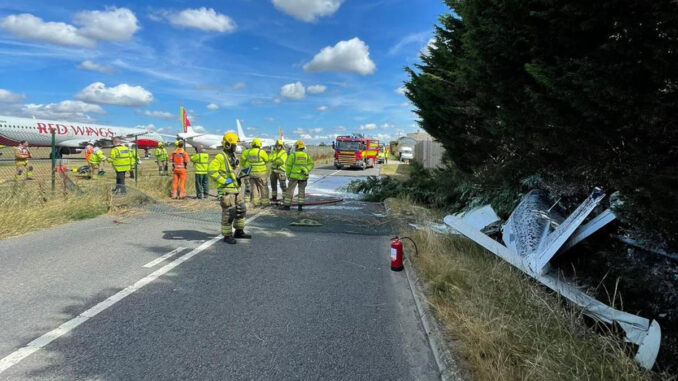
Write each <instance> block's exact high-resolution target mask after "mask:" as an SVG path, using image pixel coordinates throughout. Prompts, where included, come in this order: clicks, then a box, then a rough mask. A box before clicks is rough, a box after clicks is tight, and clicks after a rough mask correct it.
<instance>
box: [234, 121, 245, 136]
mask: <svg viewBox="0 0 678 381" xmlns="http://www.w3.org/2000/svg"><path fill="white" fill-rule="evenodd" d="M235 124H236V125H237V126H238V137H239V138H240V140H241V141H244V140H247V136H245V131H244V130H243V129H242V124H240V119H236V120H235Z"/></svg>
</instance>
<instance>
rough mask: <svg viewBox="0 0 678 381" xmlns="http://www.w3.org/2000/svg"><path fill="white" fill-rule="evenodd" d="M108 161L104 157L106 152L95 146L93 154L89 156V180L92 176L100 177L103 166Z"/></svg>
mask: <svg viewBox="0 0 678 381" xmlns="http://www.w3.org/2000/svg"><path fill="white" fill-rule="evenodd" d="M105 161H106V156H104V151H102V150H101V148H99V147H97V146H94V147H93V148H92V153H91V154H90V155H89V161H88V162H87V164H89V178H90V179H91V178H92V176H99V173H100V172H101V166H102V165H103V163H104V162H105Z"/></svg>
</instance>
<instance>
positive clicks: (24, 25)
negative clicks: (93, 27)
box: [0, 13, 97, 48]
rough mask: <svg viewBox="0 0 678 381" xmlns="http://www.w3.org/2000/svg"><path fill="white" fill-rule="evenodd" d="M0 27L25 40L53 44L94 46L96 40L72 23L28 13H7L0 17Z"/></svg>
mask: <svg viewBox="0 0 678 381" xmlns="http://www.w3.org/2000/svg"><path fill="white" fill-rule="evenodd" d="M0 28H2V29H4V30H6V31H8V32H10V33H12V34H13V35H15V36H17V37H19V38H23V39H25V40H33V41H39V42H46V43H49V44H55V45H66V46H80V47H84V48H94V47H96V44H97V43H96V41H94V40H93V39H91V38H88V37H84V36H82V35H80V34H79V33H78V29H77V28H76V27H74V26H73V25H70V24H66V23H62V22H45V21H43V20H42V19H41V18H40V17H36V16H33V15H32V14H29V13H22V14H20V15H9V16H7V17H5V18H3V19H0Z"/></svg>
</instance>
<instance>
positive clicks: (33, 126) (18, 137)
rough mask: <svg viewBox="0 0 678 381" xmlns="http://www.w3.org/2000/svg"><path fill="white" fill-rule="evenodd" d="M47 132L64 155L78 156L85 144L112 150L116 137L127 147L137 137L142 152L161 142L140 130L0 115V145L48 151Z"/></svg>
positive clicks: (155, 135)
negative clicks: (20, 145) (19, 145)
mask: <svg viewBox="0 0 678 381" xmlns="http://www.w3.org/2000/svg"><path fill="white" fill-rule="evenodd" d="M51 131H54V132H55V141H56V146H57V147H58V148H59V151H60V152H61V153H62V154H64V155H68V154H75V153H79V152H80V151H81V150H82V149H83V148H85V147H86V146H87V144H89V143H95V144H99V145H100V146H101V147H103V148H108V147H112V146H113V144H112V139H113V137H116V136H117V137H120V138H122V139H123V140H124V141H126V142H128V143H131V142H134V138H135V137H137V140H138V148H139V149H143V150H148V149H149V148H155V147H157V146H158V142H162V141H163V138H162V137H161V136H160V135H158V134H156V133H154V132H149V131H147V130H146V129H142V128H130V127H117V126H105V125H99V124H90V123H71V122H65V121H54V120H45V119H29V118H17V117H13V116H3V115H0V144H4V145H12V146H16V145H18V144H19V143H20V142H21V141H23V140H26V141H28V144H29V145H31V146H33V147H49V146H51V145H52V134H51Z"/></svg>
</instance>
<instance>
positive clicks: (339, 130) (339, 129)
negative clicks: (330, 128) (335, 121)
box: [335, 126, 346, 132]
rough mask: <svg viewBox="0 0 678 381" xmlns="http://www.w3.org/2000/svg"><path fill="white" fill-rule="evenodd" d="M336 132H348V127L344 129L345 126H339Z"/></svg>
mask: <svg viewBox="0 0 678 381" xmlns="http://www.w3.org/2000/svg"><path fill="white" fill-rule="evenodd" d="M335 130H337V132H344V131H346V127H344V126H337V128H336V129H335Z"/></svg>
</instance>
